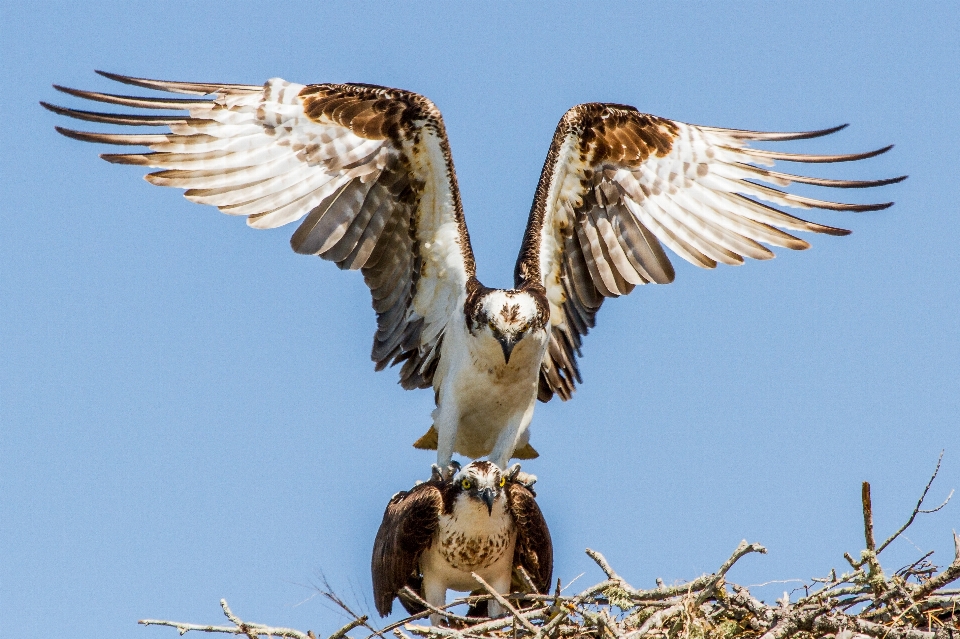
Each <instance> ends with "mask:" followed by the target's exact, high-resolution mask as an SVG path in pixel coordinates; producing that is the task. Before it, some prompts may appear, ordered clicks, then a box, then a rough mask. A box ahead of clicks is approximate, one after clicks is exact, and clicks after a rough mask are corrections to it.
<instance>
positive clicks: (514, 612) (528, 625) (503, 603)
mask: <svg viewBox="0 0 960 639" xmlns="http://www.w3.org/2000/svg"><path fill="white" fill-rule="evenodd" d="M470 576H471V577H473V580H474V581H476V582H477V583H478V584H480V585H481V586H482V587H483V589H484V590H486V591H487V592H488V593H490V594H491V595H493V598H494V599H496V600H497V603H499V604H500V605H501V606H503V607H504V608H505V609H506V610H508V611H509V612H510V614H512V615H513V616H514V617H516V618H517V621H519V622H520V623H521V624H522V625H523V627H524V628H526V629H527V630H529V631H530V632H532V633H533V634H537V627H536V626H534V625H533V624H532V623H530V622H529V621H527V620H526V619H524V618H523V617H522V616H521V615H520V611H519V610H517V609H516V608H514V607H513V604H511V603H510V602H509V601H507V600H506V599H505V598H504V596H503V595H501V594H500V593H499V592H497V591H496V590H495V589H494V588H493V586H491V585H490V584H488V583H487V582H486V581H484V580H483V577H481V576H480V575H478V574H477V573H475V572H471V573H470Z"/></svg>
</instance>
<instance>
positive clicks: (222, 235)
mask: <svg viewBox="0 0 960 639" xmlns="http://www.w3.org/2000/svg"><path fill="white" fill-rule="evenodd" d="M0 33H2V37H0V79H2V81H3V86H4V87H5V90H4V91H3V92H2V94H0V108H2V113H3V114H4V117H5V126H4V127H3V128H2V129H0V198H2V201H3V212H4V219H5V224H4V226H3V231H2V233H0V322H2V324H0V326H2V328H0V619H3V628H4V632H5V633H9V634H10V636H37V635H41V634H49V633H50V632H51V631H53V632H59V631H61V630H62V629H64V628H69V632H70V634H71V636H72V637H74V638H75V639H86V638H88V637H89V638H91V639H92V638H95V637H96V638H100V637H121V636H122V637H143V638H144V639H150V638H152V637H173V636H175V635H174V631H172V630H169V629H154V628H147V629H143V628H138V627H136V626H135V622H136V620H137V619H140V618H144V617H154V618H156V617H160V618H173V619H178V620H187V621H196V622H217V621H218V620H219V609H218V606H217V602H218V600H219V599H220V598H221V597H225V598H226V599H227V600H228V601H229V602H230V604H231V605H232V607H233V609H234V611H235V612H237V613H238V614H240V615H241V616H242V617H244V618H246V619H250V620H256V621H260V622H264V623H271V624H274V625H282V626H293V627H298V628H301V629H307V628H312V629H314V630H315V631H317V632H318V634H320V633H329V632H331V631H332V630H333V629H335V628H336V627H338V626H339V625H341V623H342V619H341V618H340V617H339V616H338V615H337V614H336V613H334V612H332V611H331V610H330V609H329V608H328V607H327V605H326V604H324V603H323V602H322V600H321V598H319V597H316V596H315V590H314V589H313V587H312V586H313V585H315V584H317V583H319V582H320V576H319V575H320V574H321V573H322V574H324V575H325V576H326V578H327V579H328V580H329V582H330V584H331V585H332V586H333V587H334V588H335V589H336V590H337V591H338V592H339V593H340V594H341V595H342V596H343V597H344V598H345V599H347V600H348V601H350V602H351V603H352V604H354V605H355V607H356V608H357V609H358V610H360V611H364V612H373V606H372V603H371V598H370V594H369V589H370V582H369V571H368V563H369V556H370V549H371V546H372V542H373V537H374V534H375V532H376V527H377V525H378V524H379V520H380V517H381V514H382V511H383V507H384V505H385V504H386V501H387V500H388V499H389V497H390V495H392V494H393V493H394V492H396V491H397V490H400V489H403V488H406V487H409V486H410V485H411V484H412V483H413V481H414V480H415V479H417V478H424V477H426V475H427V474H428V472H429V464H430V463H431V462H432V461H433V453H425V452H421V451H415V450H414V449H412V448H411V447H410V444H411V442H412V441H413V440H414V439H416V438H417V437H418V436H419V435H420V434H422V432H423V431H424V430H425V429H426V427H427V426H428V425H429V413H430V410H431V408H432V394H431V393H429V392H427V391H420V392H406V391H403V390H401V389H400V387H399V386H398V385H397V384H396V375H395V372H394V371H389V372H385V373H374V371H373V366H372V363H371V362H370V361H369V348H370V343H371V337H372V334H373V329H374V316H373V312H372V311H371V310H370V302H369V297H368V293H367V291H366V289H365V287H364V286H363V283H362V281H361V278H360V277H359V276H358V275H357V274H351V273H341V272H339V271H338V270H337V269H336V268H334V267H333V265H331V264H328V263H325V262H323V261H321V260H318V259H315V258H307V257H302V256H298V255H295V254H294V253H293V252H292V251H291V250H290V249H289V245H288V239H289V231H288V229H282V230H279V231H253V230H250V229H248V228H246V227H245V226H244V224H243V223H242V221H241V220H237V219H233V218H228V217H226V216H223V215H220V214H219V213H218V212H217V211H216V210H215V209H212V208H209V207H201V206H198V205H195V204H191V203H189V202H187V201H186V200H184V199H183V198H182V197H180V195H179V192H178V191H176V190H170V189H158V188H156V187H152V186H150V185H148V184H147V183H146V182H144V181H143V180H142V179H141V175H142V171H140V170H138V169H137V168H135V167H134V168H132V167H118V166H111V165H109V164H107V163H105V162H102V161H100V160H99V159H97V157H96V153H97V152H99V151H101V149H98V148H96V147H94V146H91V145H84V144H81V143H78V142H75V141H72V140H68V139H65V138H62V137H60V136H58V135H56V133H55V132H54V131H53V126H54V125H55V124H64V122H63V121H61V120H60V119H58V118H57V117H56V116H54V115H53V114H51V113H48V112H46V111H43V110H42V109H41V108H40V107H39V106H38V105H37V101H38V100H57V101H59V102H60V103H62V104H63V103H65V104H69V105H76V104H77V103H76V102H73V101H71V100H70V99H69V98H68V97H65V96H61V95H58V94H56V93H55V92H54V91H53V89H52V88H50V84H51V83H54V82H56V83H59V84H64V85H67V86H74V87H79V88H86V89H93V90H106V91H110V90H117V89H118V87H117V86H111V83H109V82H108V81H107V80H105V79H103V78H100V77H99V76H96V75H94V74H93V69H106V70H111V71H115V72H119V73H126V74H131V75H141V76H147V77H159V78H164V79H175V80H203V81H214V82H242V83H261V82H263V81H264V80H266V79H267V78H270V77H274V76H280V77H283V78H285V79H288V80H291V81H296V82H302V83H310V82H328V81H356V82H370V83H377V84H386V85H392V86H398V87H403V88H406V89H411V90H415V91H418V92H420V93H423V94H425V95H427V96H429V97H430V98H432V99H433V100H434V101H435V102H436V103H437V105H438V106H439V107H440V109H441V110H442V111H443V113H444V117H445V120H446V124H447V128H448V132H449V135H450V140H451V145H452V148H453V154H454V159H455V162H456V167H457V171H458V176H459V181H460V186H461V189H462V192H463V200H464V205H465V209H466V216H467V221H468V225H469V228H470V233H471V236H472V240H473V245H474V250H475V253H476V255H477V259H478V269H479V276H480V279H481V280H482V281H483V282H484V283H486V284H487V285H492V286H498V285H499V286H505V285H509V284H510V282H511V274H512V267H513V262H514V260H515V257H516V252H517V250H518V248H519V243H520V237H521V233H522V229H523V225H524V222H525V220H526V214H527V211H528V210H529V206H530V201H531V199H532V196H533V191H534V187H535V184H536V179H537V177H538V175H539V172H540V168H541V165H542V163H543V158H544V156H545V154H546V150H547V146H548V144H549V142H550V138H551V135H552V133H553V128H554V127H555V126H556V123H557V120H558V119H559V118H560V116H561V115H562V114H563V112H564V111H565V110H566V109H567V108H568V107H570V106H572V105H574V104H576V103H578V102H586V101H615V102H622V103H628V104H633V105H635V106H637V107H638V108H639V109H641V110H643V111H648V112H651V113H655V114H658V115H662V116H666V117H671V118H674V119H678V120H683V121H687V122H694V123H700V124H708V125H715V126H730V127H741V128H756V129H766V130H804V129H815V128H822V127H826V126H830V125H835V124H839V123H843V122H849V123H850V124H851V126H850V127H849V128H848V129H846V130H844V131H842V132H841V133H839V134H836V135H834V136H832V137H830V138H827V139H823V140H811V141H806V142H792V143H789V144H788V145H787V147H786V148H787V149H788V150H791V151H797V152H854V151H864V150H868V149H873V148H877V147H880V146H884V145H886V144H890V143H894V144H896V148H895V149H894V150H893V151H891V152H890V153H888V154H886V155H884V156H881V157H879V158H876V159H872V160H869V161H865V162H862V163H854V164H853V165H838V166H835V167H816V166H814V167H811V171H812V172H814V173H815V174H817V175H824V176H826V177H837V178H846V177H857V178H864V179H868V178H880V177H888V176H894V175H900V174H904V173H907V174H909V175H910V179H909V180H907V181H906V182H904V183H902V184H898V185H894V186H888V187H884V188H883V189H879V190H874V191H873V192H869V193H840V195H841V196H847V197H848V198H849V201H883V200H889V199H892V200H895V201H896V202H897V204H896V206H894V207H893V208H891V209H888V210H886V211H881V212H875V213H864V214H850V213H833V212H816V213H814V219H816V220H817V221H822V222H824V223H827V224H833V225H838V226H843V227H846V228H851V229H853V231H854V233H853V235H851V236H849V237H846V238H833V237H826V236H815V237H812V238H811V237H807V239H809V240H810V241H811V242H812V244H813V248H812V249H810V250H809V251H806V252H800V253H791V254H788V253H790V252H789V251H779V252H778V258H777V259H776V260H774V261H772V262H767V263H757V262H752V263H748V264H747V265H745V266H743V267H739V268H731V267H721V268H718V269H717V270H715V271H703V270H699V269H696V268H694V267H692V266H689V265H687V264H685V263H681V262H680V260H675V264H676V266H677V279H676V282H675V283H673V284H671V285H669V286H647V287H643V288H641V289H638V290H637V291H635V292H634V293H633V294H632V295H631V296H629V297H627V298H625V299H621V300H615V301H613V302H610V303H608V304H606V305H605V306H604V308H603V310H602V312H601V313H600V315H599V324H598V326H597V328H596V329H595V330H594V331H593V332H592V333H591V334H590V335H589V336H588V338H587V339H586V342H585V345H584V353H585V356H584V359H583V360H582V365H581V368H582V372H583V377H584V382H585V383H584V385H583V386H582V387H581V388H580V389H579V391H578V393H577V395H576V397H575V398H574V400H573V401H571V402H568V403H560V402H556V401H555V402H551V403H550V404H548V405H539V406H538V409H537V413H536V415H535V418H534V422H533V424H532V443H533V444H534V445H535V446H536V447H537V448H538V449H539V450H540V452H541V454H542V456H541V458H540V459H538V460H536V461H533V462H529V463H528V464H527V465H526V466H525V468H526V469H527V470H528V471H531V472H534V473H536V474H538V475H539V477H540V483H539V484H538V489H539V495H540V503H541V506H542V508H543V510H544V512H545V514H546V516H547V519H548V522H549V524H550V526H551V530H552V532H553V537H554V543H555V549H556V566H555V574H556V575H557V576H559V577H561V578H562V579H563V580H564V582H567V581H569V580H571V579H572V578H574V577H576V576H577V575H578V574H580V573H583V572H585V573H586V574H585V575H584V577H582V578H581V580H580V581H579V582H578V585H579V586H586V585H588V584H590V583H594V582H595V581H597V580H599V579H600V577H601V574H600V572H599V570H598V569H597V568H596V567H595V566H594V565H593V564H592V562H591V561H590V560H589V559H588V558H587V557H586V556H585V555H584V554H583V549H584V548H585V547H587V546H589V547H591V548H595V549H597V550H600V551H601V552H604V553H605V554H606V555H607V557H608V558H609V559H610V561H611V562H612V563H613V565H614V566H615V567H616V568H617V570H618V571H619V572H620V574H622V575H624V576H625V577H626V578H627V579H628V580H630V581H631V582H632V583H634V585H637V586H652V585H653V583H654V579H655V578H656V577H662V578H663V579H664V580H665V581H667V582H671V581H674V580H677V579H689V578H693V577H696V576H697V575H699V574H700V573H702V572H707V571H711V570H713V569H715V568H716V567H717V566H719V564H720V563H722V561H723V560H724V559H725V558H726V557H727V556H728V555H729V553H730V552H731V551H732V550H733V548H734V547H735V546H736V545H737V542H738V541H739V540H740V539H741V538H747V539H748V540H750V541H757V542H760V543H763V544H765V545H766V546H767V547H768V548H769V550H770V552H769V554H768V555H766V556H763V557H759V556H751V557H748V558H745V559H744V560H742V562H741V565H738V566H737V567H736V568H735V570H734V571H733V572H732V573H731V578H732V579H733V580H734V581H737V582H739V583H743V584H757V583H761V582H766V581H769V580H774V579H788V578H809V577H811V576H814V575H822V574H826V573H827V572H828V571H829V569H830V568H831V567H833V566H835V567H837V568H842V567H843V563H844V562H843V559H842V557H841V555H842V553H843V552H844V551H849V552H852V553H856V552H857V551H858V550H859V549H860V548H861V547H862V540H861V535H862V522H861V520H860V512H859V490H860V481H862V480H870V481H871V482H873V486H874V505H875V510H876V514H877V529H878V535H881V536H883V535H884V534H885V533H887V532H890V531H892V530H894V529H895V528H896V527H897V526H899V524H900V523H902V521H904V520H905V518H906V516H907V515H908V514H909V512H910V510H911V508H912V506H913V503H914V502H915V500H916V497H917V496H918V495H919V492H920V490H921V489H922V487H923V485H924V483H925V482H926V480H927V477H928V476H929V473H930V471H931V470H932V467H933V464H934V463H935V461H936V457H937V454H938V453H939V451H940V450H941V449H946V456H945V458H944V464H943V469H942V472H941V479H940V480H939V481H938V483H937V484H936V485H935V487H934V489H933V490H932V491H931V500H933V501H939V500H940V499H942V498H943V497H944V496H945V495H946V493H947V492H948V491H949V489H950V488H952V487H960V429H958V426H960V393H958V391H960V367H958V362H960V330H958V329H960V319H958V318H960V303H958V294H957V292H958V290H960V289H958V284H960V271H958V268H957V259H956V253H957V249H956V238H957V236H958V234H960V233H958V232H960V221H958V213H960V197H958V189H957V186H956V185H957V175H958V173H960V153H958V150H957V141H958V140H960V125H958V117H957V116H958V113H960V82H958V74H957V68H958V62H960V35H958V34H960V9H958V7H957V5H955V4H953V3H940V4H937V3H925V4H923V5H922V9H921V8H918V7H917V6H916V5H909V4H902V5H900V4H894V3H870V4H866V3H854V2H850V3H844V2H808V3H789V4H788V3H776V4H774V3H761V2H756V3H736V4H731V3H709V4H708V3H683V4H681V3H642V4H641V3H622V4H617V3H603V4H602V6H601V5H600V4H599V3H582V4H580V3H572V4H571V3H564V4H560V3H553V4H549V5H547V4H544V5H540V6H533V5H526V6H525V7H524V8H516V7H510V6H508V5H507V4H505V3H504V4H491V5H488V6H486V7H466V6H464V5H455V4H444V3H436V4H428V3H418V4H417V5H416V6H414V5H413V4H412V3H409V4H402V3H392V4H390V5H387V4H386V3H385V4H384V5H379V4H373V3H322V4H319V3H318V4H310V3H293V2H271V3H264V4H255V3H247V2H206V3H202V4H191V3H183V2H163V3H137V4H131V3H125V2H115V3H106V2H103V3H96V4H79V5H76V6H73V5H67V4H61V3H38V2H30V3H20V2H5V3H3V5H2V6H0ZM121 92H123V91H121ZM789 168H795V167H788V170H789ZM802 192H803V193H813V192H814V189H810V190H803V191H802ZM958 508H960V506H958V505H956V504H951V505H949V506H948V507H947V508H946V509H945V510H944V511H942V512H941V513H939V514H937V515H934V516H929V517H927V518H925V519H921V520H920V521H918V522H917V524H916V525H915V526H914V528H912V529H911V530H910V531H909V532H908V533H907V535H908V537H909V541H908V540H901V541H899V542H897V544H895V545H894V546H892V547H891V548H890V550H889V551H887V553H889V555H890V558H889V560H888V565H889V567H891V568H895V567H899V566H900V565H902V564H904V563H907V562H908V561H909V560H912V559H913V558H915V557H918V556H919V555H920V554H922V553H921V552H920V550H919V549H922V550H923V551H926V550H931V549H933V550H937V555H935V558H937V557H939V559H940V562H941V563H948V559H949V558H950V554H951V546H952V544H951V543H950V530H951V529H952V528H960V517H958V514H957V513H958V512H960V511H958ZM887 553H885V554H887ZM576 587H577V586H574V588H576ZM791 587H793V585H791V584H786V585H779V584H778V585H774V586H770V587H768V588H766V589H759V590H758V592H760V593H762V594H764V596H766V597H768V598H769V597H775V596H779V595H780V592H781V591H782V590H783V589H784V588H791ZM374 614H375V613H374Z"/></svg>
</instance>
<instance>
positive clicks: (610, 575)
mask: <svg viewBox="0 0 960 639" xmlns="http://www.w3.org/2000/svg"><path fill="white" fill-rule="evenodd" d="M586 553H587V556H589V557H590V559H593V560H594V561H595V562H597V565H598V566H600V570H602V571H603V572H604V573H606V575H607V579H610V580H612V581H620V582H623V578H622V577H621V576H620V575H618V574H617V571H615V570H614V569H613V568H611V567H610V564H609V563H608V562H607V558H606V557H604V556H603V555H601V554H600V553H598V552H597V551H596V550H591V549H590V548H587V550H586Z"/></svg>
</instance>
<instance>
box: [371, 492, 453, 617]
mask: <svg viewBox="0 0 960 639" xmlns="http://www.w3.org/2000/svg"><path fill="white" fill-rule="evenodd" d="M442 509H443V497H442V495H441V494H440V490H439V488H438V487H437V484H436V482H425V483H423V484H419V485H417V486H415V487H414V488H413V490H410V491H408V492H400V493H397V494H396V495H394V496H393V499H391V500H390V503H389V504H387V509H386V511H384V513H383V522H382V523H381V524H380V529H379V530H378V531H377V539H376V541H374V542H373V559H372V560H371V562H370V570H371V573H372V575H373V599H374V603H375V604H376V606H377V612H379V613H380V615H381V616H383V617H386V616H387V615H389V614H390V611H391V610H392V609H393V599H394V597H396V596H397V593H398V592H399V591H400V590H401V589H402V588H403V587H404V586H408V585H409V586H411V587H412V588H413V590H414V591H415V592H416V591H419V590H420V587H419V584H418V582H419V579H420V574H419V573H420V568H419V565H418V564H419V561H420V555H421V553H423V551H424V550H426V549H427V548H428V547H429V546H430V543H431V542H432V541H433V536H434V535H435V534H436V532H437V527H438V526H439V525H440V511H441V510H442ZM401 602H402V603H403V605H404V607H406V608H407V609H408V610H410V608H409V603H408V602H407V601H404V600H403V599H401ZM416 612H419V611H418V610H410V613H411V614H416Z"/></svg>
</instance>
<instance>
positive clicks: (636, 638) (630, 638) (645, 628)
mask: <svg viewBox="0 0 960 639" xmlns="http://www.w3.org/2000/svg"><path fill="white" fill-rule="evenodd" d="M681 611H683V604H675V605H673V606H670V607H669V608H665V609H663V610H658V611H657V612H655V613H653V614H652V615H650V617H649V618H648V619H647V620H646V621H644V622H643V624H642V625H641V626H640V627H639V628H637V629H636V630H634V631H633V632H629V633H627V635H626V637H625V638H624V639H640V637H642V636H644V635H645V634H647V633H648V632H650V631H651V630H653V629H654V628H659V627H660V626H662V625H663V622H665V621H666V620H667V619H669V618H670V617H672V616H674V615H676V614H677V613H679V612H681Z"/></svg>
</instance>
